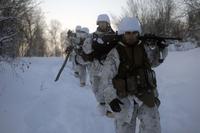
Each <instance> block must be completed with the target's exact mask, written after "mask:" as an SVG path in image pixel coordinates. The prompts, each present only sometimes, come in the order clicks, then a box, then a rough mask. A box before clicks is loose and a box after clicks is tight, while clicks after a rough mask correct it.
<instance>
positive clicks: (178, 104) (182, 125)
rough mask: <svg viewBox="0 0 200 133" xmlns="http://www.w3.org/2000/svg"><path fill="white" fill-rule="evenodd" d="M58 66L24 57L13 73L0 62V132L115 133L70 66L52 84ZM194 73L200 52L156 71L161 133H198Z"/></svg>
mask: <svg viewBox="0 0 200 133" xmlns="http://www.w3.org/2000/svg"><path fill="white" fill-rule="evenodd" d="M22 60H23V61H22ZM24 62H25V65H23V64H24ZM29 62H30V63H31V64H30V67H29V68H27V67H26V64H27V63H28V64H29ZM62 62H63V58H23V59H19V60H18V63H19V64H20V65H19V66H18V67H16V68H15V70H13V69H12V68H11V67H10V66H9V65H7V64H6V63H0V133H114V124H113V120H112V119H109V118H106V117H102V116H101V115H100V114H99V113H98V111H97V109H96V101H95V98H94V96H93V94H92V92H91V90H90V86H89V84H87V86H86V87H83V88H80V87H79V81H78V79H76V78H75V77H74V76H73V71H72V70H71V64H70V63H68V64H67V67H66V68H65V69H64V71H63V73H62V75H61V77H60V80H59V81H58V82H54V78H55V76H56V74H57V72H58V70H59V68H60V66H61V65H62ZM199 70H200V48H196V49H193V50H189V51H184V52H170V53H169V55H168V57H167V59H166V60H165V62H164V63H163V64H162V65H161V66H159V67H158V68H156V72H157V79H158V90H159V92H160V98H161V102H162V104H161V106H160V114H161V125H162V133H199V132H200V115H199V113H200V104H199V103H198V102H199V100H200V96H199V95H200V72H199Z"/></svg>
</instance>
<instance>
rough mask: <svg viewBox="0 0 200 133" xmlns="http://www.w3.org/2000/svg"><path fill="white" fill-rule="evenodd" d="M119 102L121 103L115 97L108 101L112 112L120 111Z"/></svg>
mask: <svg viewBox="0 0 200 133" xmlns="http://www.w3.org/2000/svg"><path fill="white" fill-rule="evenodd" d="M120 104H121V105H123V103H122V102H121V101H120V100H119V99H117V98H115V99H113V100H112V101H111V102H110V103H109V105H110V108H111V109H112V111H113V112H120V111H121V107H120Z"/></svg>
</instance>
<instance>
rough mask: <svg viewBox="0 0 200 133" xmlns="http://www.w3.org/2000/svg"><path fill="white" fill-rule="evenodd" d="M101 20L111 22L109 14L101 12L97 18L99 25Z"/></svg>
mask: <svg viewBox="0 0 200 133" xmlns="http://www.w3.org/2000/svg"><path fill="white" fill-rule="evenodd" d="M99 22H107V23H109V24H110V18H109V17H108V15H107V14H100V15H99V16H98V18H97V25H99Z"/></svg>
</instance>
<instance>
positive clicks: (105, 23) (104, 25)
mask: <svg viewBox="0 0 200 133" xmlns="http://www.w3.org/2000/svg"><path fill="white" fill-rule="evenodd" d="M107 27H108V24H107V22H103V21H102V22H99V28H100V29H101V30H102V31H106V30H107Z"/></svg>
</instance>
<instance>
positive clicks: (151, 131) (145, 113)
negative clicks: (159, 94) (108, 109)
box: [115, 104, 161, 133]
mask: <svg viewBox="0 0 200 133" xmlns="http://www.w3.org/2000/svg"><path fill="white" fill-rule="evenodd" d="M136 118H138V119H139V120H140V125H139V133H161V127H160V116H159V112H158V108H157V106H155V107H153V108H150V107H148V106H146V105H144V104H143V105H142V106H141V107H138V105H136V106H135V108H134V112H133V116H132V118H131V122H130V123H126V122H122V121H120V120H115V127H116V133H136V131H135V130H136Z"/></svg>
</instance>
